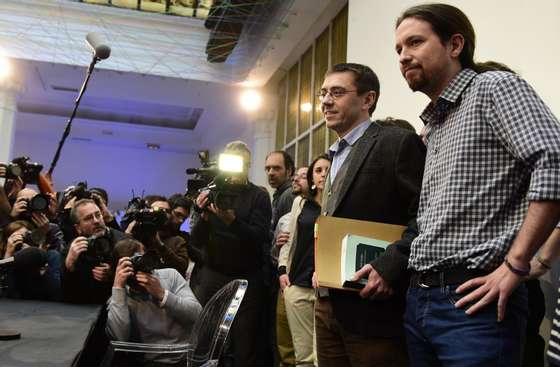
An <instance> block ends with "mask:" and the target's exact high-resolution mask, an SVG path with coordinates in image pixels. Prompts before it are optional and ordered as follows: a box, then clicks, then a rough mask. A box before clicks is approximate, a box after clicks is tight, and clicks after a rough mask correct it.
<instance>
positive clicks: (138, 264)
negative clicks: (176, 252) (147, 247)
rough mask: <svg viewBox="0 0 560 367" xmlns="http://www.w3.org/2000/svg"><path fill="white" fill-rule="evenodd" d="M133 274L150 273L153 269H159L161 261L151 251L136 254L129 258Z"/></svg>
mask: <svg viewBox="0 0 560 367" xmlns="http://www.w3.org/2000/svg"><path fill="white" fill-rule="evenodd" d="M130 262H131V263H132V268H133V269H134V273H135V274H136V273H138V272H139V271H140V272H142V273H152V272H153V271H154V270H155V269H159V268H161V265H162V264H161V261H160V260H159V258H158V257H157V256H154V254H153V253H152V252H151V251H148V252H147V253H146V254H139V253H136V254H134V255H132V256H131V257H130Z"/></svg>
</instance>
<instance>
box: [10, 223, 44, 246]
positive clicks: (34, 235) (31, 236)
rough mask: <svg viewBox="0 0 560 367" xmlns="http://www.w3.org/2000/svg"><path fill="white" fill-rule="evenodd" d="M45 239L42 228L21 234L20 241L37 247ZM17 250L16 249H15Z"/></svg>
mask: <svg viewBox="0 0 560 367" xmlns="http://www.w3.org/2000/svg"><path fill="white" fill-rule="evenodd" d="M45 241H46V236H45V232H44V230H43V229H42V228H37V229H34V230H32V231H28V232H26V233H25V234H24V235H23V238H22V242H23V243H25V244H26V245H29V246H31V247H39V246H41V245H42V244H43V243H45ZM16 250H17V249H16Z"/></svg>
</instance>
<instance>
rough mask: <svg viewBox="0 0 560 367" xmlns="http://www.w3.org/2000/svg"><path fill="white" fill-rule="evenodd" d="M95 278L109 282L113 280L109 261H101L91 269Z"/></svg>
mask: <svg viewBox="0 0 560 367" xmlns="http://www.w3.org/2000/svg"><path fill="white" fill-rule="evenodd" d="M91 273H92V275H93V279H95V280H97V281H98V282H108V281H109V280H111V266H110V265H109V264H107V263H101V264H99V266H96V267H95V268H93V269H92V270H91Z"/></svg>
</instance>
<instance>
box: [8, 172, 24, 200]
mask: <svg viewBox="0 0 560 367" xmlns="http://www.w3.org/2000/svg"><path fill="white" fill-rule="evenodd" d="M11 182H12V188H11V189H10V192H8V193H7V194H8V197H9V198H14V197H16V196H17V194H18V192H20V191H21V189H23V188H24V187H25V182H23V180H22V179H21V177H17V178H16V179H13V180H11Z"/></svg>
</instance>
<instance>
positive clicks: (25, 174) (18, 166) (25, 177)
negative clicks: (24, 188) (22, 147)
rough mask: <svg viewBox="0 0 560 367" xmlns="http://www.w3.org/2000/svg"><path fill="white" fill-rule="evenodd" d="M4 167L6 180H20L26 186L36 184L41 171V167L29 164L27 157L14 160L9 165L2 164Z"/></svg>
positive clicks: (40, 165) (32, 163) (37, 164)
mask: <svg viewBox="0 0 560 367" xmlns="http://www.w3.org/2000/svg"><path fill="white" fill-rule="evenodd" d="M3 166H5V167H6V177H5V178H6V179H7V180H15V179H17V178H21V180H22V181H23V182H25V183H27V184H37V182H38V180H39V174H40V173H41V170H42V169H43V165H42V164H39V163H35V162H29V157H18V158H14V159H13V160H12V161H11V162H10V163H8V164H3Z"/></svg>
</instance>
